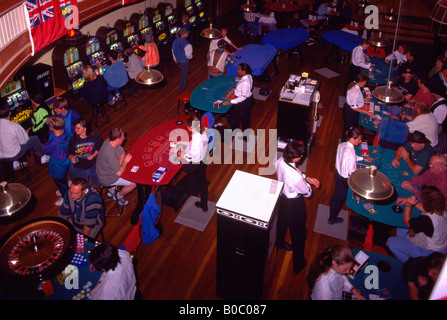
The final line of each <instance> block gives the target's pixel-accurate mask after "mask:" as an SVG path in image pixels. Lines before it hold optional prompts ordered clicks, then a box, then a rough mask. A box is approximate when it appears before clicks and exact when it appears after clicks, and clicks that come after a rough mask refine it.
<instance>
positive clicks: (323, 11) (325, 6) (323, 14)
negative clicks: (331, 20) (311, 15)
mask: <svg viewBox="0 0 447 320" xmlns="http://www.w3.org/2000/svg"><path fill="white" fill-rule="evenodd" d="M329 3H330V1H329V0H324V1H323V2H322V3H321V4H320V5H319V6H318V9H317V11H316V14H317V15H316V17H317V20H327V14H328V13H329V12H330V11H329V10H330V8H329Z"/></svg>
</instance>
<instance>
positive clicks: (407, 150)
mask: <svg viewBox="0 0 447 320" xmlns="http://www.w3.org/2000/svg"><path fill="white" fill-rule="evenodd" d="M434 154H435V151H434V150H433V148H432V146H431V145H430V140H428V139H427V138H426V137H425V134H423V133H422V132H420V131H417V130H416V131H414V132H413V133H410V134H409V135H408V136H407V142H406V143H405V144H404V145H403V146H401V147H399V148H398V149H397V150H396V153H395V156H394V159H393V160H392V161H391V165H392V166H393V167H394V168H399V167H400V159H402V160H404V161H405V163H406V164H407V165H408V167H409V168H410V170H411V171H412V172H413V173H414V174H415V175H420V174H423V173H424V172H425V171H427V170H428V169H429V167H430V159H431V157H432V156H433V155H434Z"/></svg>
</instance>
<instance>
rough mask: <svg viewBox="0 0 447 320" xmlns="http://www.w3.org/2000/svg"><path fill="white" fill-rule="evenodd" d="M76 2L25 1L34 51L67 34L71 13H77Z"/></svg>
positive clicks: (58, 0) (75, 0)
mask: <svg viewBox="0 0 447 320" xmlns="http://www.w3.org/2000/svg"><path fill="white" fill-rule="evenodd" d="M77 4H78V3H77V0H27V1H26V2H25V5H26V12H27V13H28V17H29V26H30V30H31V37H32V42H33V52H34V53H36V52H38V51H40V50H41V49H43V48H45V47H46V46H48V45H49V44H51V43H52V42H53V41H56V40H57V39H59V38H61V37H63V36H64V35H65V34H67V32H68V31H69V30H70V29H71V25H70V19H71V18H72V17H71V15H72V14H76V15H78V14H79V12H78V10H77ZM74 7H76V8H74ZM67 27H68V28H67Z"/></svg>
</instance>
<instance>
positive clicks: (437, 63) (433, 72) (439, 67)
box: [428, 56, 447, 79]
mask: <svg viewBox="0 0 447 320" xmlns="http://www.w3.org/2000/svg"><path fill="white" fill-rule="evenodd" d="M446 63H447V58H446V57H443V56H439V57H437V58H436V61H435V65H434V66H433V67H432V68H431V69H430V72H429V73H428V79H431V77H433V76H434V75H436V74H438V73H439V72H441V71H442V67H443V66H444V65H445V64H446Z"/></svg>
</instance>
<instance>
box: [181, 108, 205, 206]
mask: <svg viewBox="0 0 447 320" xmlns="http://www.w3.org/2000/svg"><path fill="white" fill-rule="evenodd" d="M186 127H187V128H188V130H189V131H191V133H192V135H191V141H189V142H178V144H184V145H187V147H186V149H185V151H184V153H183V154H182V157H183V159H184V160H185V162H184V164H183V166H182V169H183V170H184V171H185V172H187V173H189V174H191V176H192V177H193V190H197V191H199V192H200V201H197V202H196V203H195V206H196V207H198V208H201V209H202V210H203V211H208V183H207V181H206V164H205V162H204V161H203V159H204V158H205V155H206V151H207V150H208V134H207V129H206V128H205V127H203V126H202V125H201V123H200V116H199V115H198V114H194V115H192V116H190V117H189V118H188V119H187V120H186Z"/></svg>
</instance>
